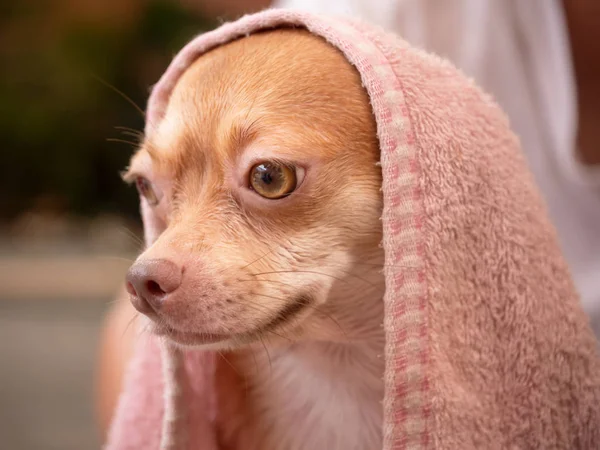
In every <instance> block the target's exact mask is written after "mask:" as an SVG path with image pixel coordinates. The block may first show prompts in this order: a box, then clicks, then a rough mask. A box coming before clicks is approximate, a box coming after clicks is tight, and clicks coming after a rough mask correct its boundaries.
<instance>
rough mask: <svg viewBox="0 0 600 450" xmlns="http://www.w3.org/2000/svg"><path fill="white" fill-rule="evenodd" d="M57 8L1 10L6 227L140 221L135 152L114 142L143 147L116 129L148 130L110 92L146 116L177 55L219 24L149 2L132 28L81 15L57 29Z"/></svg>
mask: <svg viewBox="0 0 600 450" xmlns="http://www.w3.org/2000/svg"><path fill="white" fill-rule="evenodd" d="M122 1H124V2H126V1H127V0H122ZM58 4H59V3H58ZM56 8H57V2H56V1H54V2H53V1H49V0H46V1H41V0H29V1H24V0H15V1H12V2H9V3H8V4H5V3H3V4H2V6H1V7H0V68H1V69H0V74H1V75H0V146H1V148H2V157H1V159H0V220H9V219H12V218H14V217H15V216H17V215H19V214H20V213H21V212H23V211H26V210H30V209H32V208H33V209H35V208H50V209H54V210H58V211H59V212H65V213H73V214H79V215H90V216H91V215H95V214H98V213H103V212H116V213H119V214H123V215H126V216H135V215H137V198H136V195H135V194H134V193H133V192H132V190H130V189H129V188H128V187H127V186H125V185H124V184H123V183H122V182H121V180H120V178H119V171H120V170H121V169H123V168H124V167H125V165H126V164H127V161H128V159H129V157H130V155H131V153H132V146H129V145H126V144H123V143H115V142H107V138H118V139H125V140H129V141H135V138H134V137H132V136H128V135H124V134H122V130H119V129H116V128H115V127H129V128H133V129H135V130H142V128H143V117H142V115H141V114H140V113H139V111H137V110H136V108H134V107H133V106H132V105H131V104H129V103H128V102H127V101H126V100H125V99H124V98H123V97H122V96H120V95H119V94H118V93H116V92H115V90H113V89H111V88H110V87H108V86H107V84H109V85H112V86H114V87H115V88H116V89H118V90H120V91H122V92H124V93H125V94H126V95H127V96H128V97H130V98H131V99H132V100H133V101H134V102H135V103H136V104H137V105H139V106H140V107H142V109H143V107H144V105H145V101H146V98H147V96H148V92H149V88H150V86H151V85H152V84H153V83H154V82H156V81H157V80H158V78H159V77H160V75H161V73H162V72H163V71H164V69H165V68H166V66H167V64H168V63H169V61H170V59H171V58H172V56H173V55H174V54H175V53H176V52H177V50H178V49H180V48H181V46H182V45H183V44H185V42H186V41H187V40H189V39H190V38H191V37H193V36H194V35H195V34H198V33H199V32H202V31H205V30H207V29H210V28H212V27H213V25H214V24H213V23H212V22H211V21H209V20H206V19H204V18H202V17H198V16H197V15H194V14H193V13H192V12H190V11H187V10H184V9H182V8H181V6H179V4H178V3H177V2H169V1H166V0H149V1H143V2H142V3H140V6H139V8H137V9H136V13H135V15H134V18H133V19H132V20H129V21H128V22H127V23H126V24H125V25H123V24H122V23H119V24H118V25H116V24H113V23H112V22H111V21H110V20H103V21H98V22H93V21H89V20H88V21H82V20H78V17H77V16H75V17H72V18H68V20H67V19H64V18H62V19H61V20H58V19H56V21H57V22H58V25H52V23H51V20H52V19H51V18H52V17H57V14H56V12H57V11H55V9H56ZM59 12H60V11H59ZM58 16H60V15H58ZM117 19H118V17H115V23H117V22H119V21H118V20H117ZM100 80H102V81H100ZM54 212H56V211H54Z"/></svg>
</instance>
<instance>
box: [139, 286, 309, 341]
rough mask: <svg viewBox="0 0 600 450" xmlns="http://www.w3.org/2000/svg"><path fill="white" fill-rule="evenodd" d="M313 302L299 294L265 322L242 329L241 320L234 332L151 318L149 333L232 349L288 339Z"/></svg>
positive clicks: (290, 338) (299, 325) (305, 317)
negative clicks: (179, 326)
mask: <svg viewBox="0 0 600 450" xmlns="http://www.w3.org/2000/svg"><path fill="white" fill-rule="evenodd" d="M312 303H313V299H312V298H311V297H307V296H299V297H298V298H296V300H295V301H293V302H291V303H290V304H289V305H287V306H286V307H284V308H282V309H281V310H279V311H274V313H273V315H272V317H271V319H270V320H267V321H265V323H264V324H262V325H259V326H255V327H253V328H250V329H244V328H245V327H244V324H242V323H240V328H239V331H238V332H235V333H211V332H203V331H200V330H198V331H188V330H186V331H182V330H180V329H177V328H176V327H173V326H171V325H168V324H165V323H164V322H163V321H156V322H155V321H154V320H152V319H151V321H152V332H153V333H154V334H155V335H158V336H161V337H165V338H167V339H169V340H170V341H172V342H173V343H175V344H178V345H182V346H185V347H195V348H204V349H212V350H226V349H227V350H231V349H235V348H241V347H245V346H249V345H252V344H254V343H261V344H262V343H263V342H264V341H265V340H266V341H269V342H271V341H280V340H284V341H287V342H291V341H292V340H294V337H297V336H298V333H297V331H298V330H299V329H300V328H301V324H302V323H303V322H304V321H305V320H306V319H307V317H308V316H310V315H311V314H310V312H311V311H312V309H311V308H310V305H311V304H312Z"/></svg>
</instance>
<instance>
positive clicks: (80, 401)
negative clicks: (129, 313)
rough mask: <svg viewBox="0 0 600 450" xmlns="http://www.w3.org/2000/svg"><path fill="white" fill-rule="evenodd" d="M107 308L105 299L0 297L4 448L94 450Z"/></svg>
mask: <svg viewBox="0 0 600 450" xmlns="http://www.w3.org/2000/svg"><path fill="white" fill-rule="evenodd" d="M106 305H107V301H106V299H86V300H80V301H61V300H51V299H32V300H30V301H27V300H18V301H17V300H14V299H7V298H5V299H2V298H0V399H1V400H0V436H1V439H2V448H3V449H11V450H87V449H99V448H100V444H99V439H98V434H97V430H96V424H95V421H94V410H93V402H92V400H93V376H94V372H93V369H94V364H95V358H96V347H97V341H98V335H99V329H100V322H101V318H102V313H103V311H104V310H105V309H106Z"/></svg>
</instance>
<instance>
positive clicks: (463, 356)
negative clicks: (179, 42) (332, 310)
mask: <svg viewBox="0 0 600 450" xmlns="http://www.w3.org/2000/svg"><path fill="white" fill-rule="evenodd" d="M285 26H300V27H304V28H306V29H308V30H309V31H310V32H312V33H314V34H316V35H319V36H321V37H323V38H324V39H326V40H327V41H328V42H329V43H331V44H332V45H333V46H335V47H337V48H339V49H340V50H341V51H342V52H343V54H344V55H345V56H346V58H347V59H348V61H349V62H350V63H351V64H353V65H354V66H355V67H356V68H357V70H358V71H359V72H360V75H361V77H362V81H363V84H364V87H365V89H366V90H367V92H368V94H369V96H370V99H371V104H372V107H373V114H374V116H375V118H376V121H377V133H378V137H379V142H380V147H381V168H382V171H383V186H382V188H383V189H382V190H383V198H384V211H383V217H382V223H383V230H384V239H383V246H384V250H385V258H386V269H385V278H386V294H385V298H384V302H385V320H384V326H385V333H386V352H385V358H386V359H385V361H386V369H385V379H384V383H385V400H384V405H383V406H384V423H383V433H384V450H392V449H428V448H429V449H525V448H527V449H550V448H555V449H575V448H577V449H597V448H600V359H599V356H598V351H597V348H596V342H595V340H594V337H593V335H592V333H591V331H590V328H589V325H588V323H587V319H586V317H585V315H584V314H583V312H582V309H581V306H580V304H579V300H578V298H577V296H576V294H575V289H574V287H573V284H572V282H571V279H570V276H569V273H568V270H567V267H566V265H565V263H564V261H563V257H562V255H561V253H560V251H559V248H558V245H557V241H556V236H555V232H554V230H553V228H552V227H551V225H550V224H549V222H548V219H547V215H546V211H545V208H544V205H543V203H542V201H541V199H540V196H539V194H538V191H537V189H536V187H535V185H534V183H533V181H532V177H531V176H530V174H529V172H528V170H527V168H526V164H525V162H524V159H523V156H522V155H521V151H520V149H519V143H518V141H517V139H516V138H515V136H514V135H513V134H512V133H511V132H510V130H509V125H508V123H507V120H506V118H505V116H504V115H503V114H502V113H501V111H500V110H499V109H498V107H497V106H496V105H495V104H494V102H493V101H492V100H491V99H490V98H489V97H487V96H486V95H484V94H483V93H482V92H481V91H480V90H479V89H478V88H477V87H476V86H474V85H473V84H472V83H471V82H470V81H469V80H467V79H466V78H465V77H464V76H463V75H461V74H460V73H459V72H458V71H457V70H456V69H455V68H454V67H452V66H451V65H450V64H449V63H447V62H445V61H443V60H441V59H439V58H437V57H434V56H431V55H428V54H425V53H424V52H422V51H418V50H416V49H414V48H411V47H410V46H409V45H408V44H407V43H406V42H404V41H402V40H401V39H399V38H397V37H396V36H393V35H390V34H386V33H384V32H383V31H381V30H379V29H376V28H373V27H371V26H368V25H365V24H361V23H356V22H349V21H345V20H341V19H334V18H326V17H320V16H314V15H309V14H304V13H298V12H288V11H280V10H270V11H265V12H263V13H260V14H256V15H251V16H246V17H244V18H242V19H240V20H239V21H237V22H235V23H228V24H225V25H223V26H222V27H220V28H219V29H217V30H215V31H212V32H210V33H207V34H204V35H202V36H199V37H197V38H196V39H194V40H193V41H192V42H190V43H189V44H188V45H187V46H186V47H185V48H184V49H183V50H182V51H181V52H180V53H179V55H177V57H176V58H175V59H174V61H173V62H172V64H171V65H170V67H169V68H168V70H167V71H166V73H165V74H164V75H163V77H162V78H161V80H160V81H159V83H158V84H157V85H156V86H155V88H154V90H153V92H152V95H151V97H150V100H149V104H148V116H147V117H148V124H149V125H148V127H147V131H148V132H150V131H151V128H152V126H155V125H156V123H158V122H159V121H160V120H161V118H162V116H163V114H164V111H165V107H166V105H167V102H168V100H169V95H170V93H171V91H172V89H173V87H174V85H175V83H176V82H177V80H178V79H179V77H180V76H181V74H182V73H183V72H184V71H185V70H186V68H188V67H189V66H190V64H191V63H192V62H193V61H195V60H196V58H198V57H200V56H201V55H202V54H203V53H205V52H206V51H208V50H210V49H212V48H214V47H217V46H219V45H221V44H224V43H226V42H228V41H231V40H233V39H236V38H238V37H242V36H244V35H248V34H250V33H253V32H256V31H258V30H262V29H267V28H276V27H285ZM161 366H162V368H163V369H164V370H161ZM212 373H213V360H212V355H211V354H209V353H203V352H200V351H188V352H186V353H185V354H181V353H178V352H175V351H173V350H169V348H166V349H165V350H164V352H162V353H161V350H160V348H159V345H158V344H157V342H154V340H153V338H147V339H144V340H142V341H141V342H140V343H139V347H138V348H137V351H136V355H135V358H134V360H133V361H132V363H131V367H130V370H129V373H128V375H127V377H126V382H125V388H124V392H123V394H122V398H121V401H120V404H119V406H118V409H117V412H116V416H115V420H114V423H113V426H112V430H111V433H110V437H109V442H108V446H107V449H109V450H125V449H136V450H139V449H158V448H162V449H173V450H175V449H194V450H213V449H214V450H216V449H217V448H218V446H217V444H216V437H215V434H214V430H213V427H212V423H213V420H214V414H215V411H216V408H218V404H216V403H215V401H214V398H213V395H212V394H213V391H212V390H211V382H212V379H211V374H212ZM340 432H341V433H342V432H343V430H340Z"/></svg>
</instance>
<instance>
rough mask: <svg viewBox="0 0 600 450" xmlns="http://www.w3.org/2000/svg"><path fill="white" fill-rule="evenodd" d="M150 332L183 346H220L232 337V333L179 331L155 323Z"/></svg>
mask: <svg viewBox="0 0 600 450" xmlns="http://www.w3.org/2000/svg"><path fill="white" fill-rule="evenodd" d="M152 332H153V333H154V334H155V335H157V336H161V337H165V338H167V339H169V340H170V341H171V342H173V343H175V344H178V345H182V346H185V347H209V346H210V347H222V346H227V345H226V343H227V341H229V340H231V339H232V337H233V336H232V335H228V334H215V333H201V332H192V331H180V330H177V329H176V328H173V327H170V326H167V325H157V324H155V325H154V327H153V330H152Z"/></svg>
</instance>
